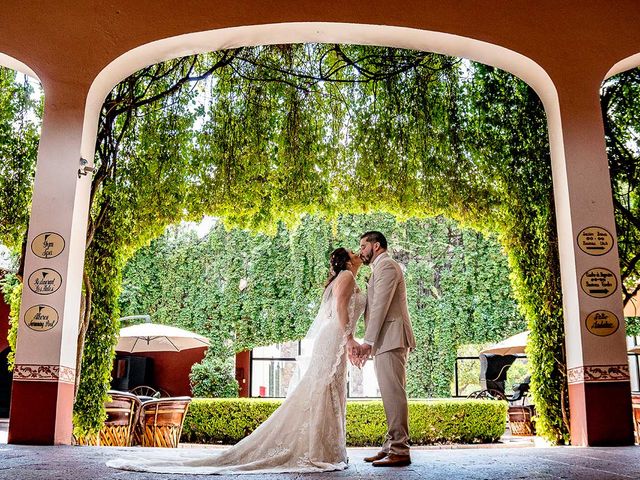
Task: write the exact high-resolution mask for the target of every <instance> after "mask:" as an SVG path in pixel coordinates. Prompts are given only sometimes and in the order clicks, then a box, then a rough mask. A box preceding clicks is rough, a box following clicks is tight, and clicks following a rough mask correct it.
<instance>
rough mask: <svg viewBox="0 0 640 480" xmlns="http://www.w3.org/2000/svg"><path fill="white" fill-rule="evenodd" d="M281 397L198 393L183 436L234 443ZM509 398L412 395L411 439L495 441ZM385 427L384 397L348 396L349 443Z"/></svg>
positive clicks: (379, 434)
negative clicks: (421, 397)
mask: <svg viewBox="0 0 640 480" xmlns="http://www.w3.org/2000/svg"><path fill="white" fill-rule="evenodd" d="M281 403H282V400H264V399H255V398H251V399H248V398H234V399H230V398H196V399H194V400H193V402H192V403H191V406H190V407H189V412H188V413H187V417H186V419H185V421H184V428H183V430H182V438H181V441H182V442H190V443H236V442H238V441H240V440H242V439H243V438H244V437H245V436H247V435H248V434H250V433H251V432H253V431H254V430H255V429H256V428H257V427H258V425H260V424H261V423H262V422H264V421H265V420H266V419H267V418H268V417H269V415H271V413H272V412H273V411H274V410H275V409H276V408H278V407H279V406H280V404H281ZM506 417H507V403H506V402H501V401H495V400H467V399H464V400H456V399H448V400H411V401H409V433H410V435H411V443H412V444H413V445H428V444H438V443H489V442H496V441H497V440H498V439H499V438H500V437H501V436H502V434H503V433H504V431H505V422H506ZM385 433H386V421H385V416H384V410H383V408H382V402H381V401H379V400H373V401H349V402H347V445H349V446H352V447H356V446H371V445H381V444H382V442H383V440H384V436H385Z"/></svg>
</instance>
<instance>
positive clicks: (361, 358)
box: [347, 338, 371, 368]
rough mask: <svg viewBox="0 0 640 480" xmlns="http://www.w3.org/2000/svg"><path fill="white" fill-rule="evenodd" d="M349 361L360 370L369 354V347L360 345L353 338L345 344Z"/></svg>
mask: <svg viewBox="0 0 640 480" xmlns="http://www.w3.org/2000/svg"><path fill="white" fill-rule="evenodd" d="M347 350H348V354H349V361H350V362H351V363H352V364H353V365H355V366H356V367H358V368H362V367H363V366H364V364H365V363H367V360H368V359H369V355H370V354H371V345H368V344H366V343H363V344H362V345H360V344H359V343H358V342H356V341H355V340H354V339H353V338H350V339H349V341H348V342H347Z"/></svg>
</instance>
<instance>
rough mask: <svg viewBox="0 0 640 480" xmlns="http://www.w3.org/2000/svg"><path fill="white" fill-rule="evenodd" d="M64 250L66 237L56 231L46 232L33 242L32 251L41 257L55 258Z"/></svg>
mask: <svg viewBox="0 0 640 480" xmlns="http://www.w3.org/2000/svg"><path fill="white" fill-rule="evenodd" d="M63 250H64V238H62V237H61V236H60V235H58V234H57V233H55V232H44V233H41V234H40V235H38V236H37V237H36V238H34V239H33V241H32V242H31V251H32V252H33V254H34V255H36V256H38V257H40V258H54V257H57V256H58V255H60V254H61V253H62V251H63Z"/></svg>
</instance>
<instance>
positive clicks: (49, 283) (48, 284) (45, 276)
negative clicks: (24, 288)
mask: <svg viewBox="0 0 640 480" xmlns="http://www.w3.org/2000/svg"><path fill="white" fill-rule="evenodd" d="M61 285H62V276H61V275H60V274H59V273H58V272H56V271H55V270H54V269H52V268H40V269H38V270H36V271H35V272H33V273H32V274H31V275H29V288H30V289H31V291H32V292H34V293H37V294H39V295H51V294H52V293H55V292H57V291H58V289H59V288H60V286H61Z"/></svg>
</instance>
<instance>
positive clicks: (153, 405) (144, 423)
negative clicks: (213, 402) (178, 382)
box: [137, 397, 191, 448]
mask: <svg viewBox="0 0 640 480" xmlns="http://www.w3.org/2000/svg"><path fill="white" fill-rule="evenodd" d="M190 403H191V398H190V397H169V398H160V399H157V400H149V401H147V402H144V403H143V404H142V406H141V407H140V416H139V421H138V425H137V439H138V440H139V442H140V445H141V446H143V447H169V448H176V447H177V446H178V443H179V442H180V434H181V433H182V424H183V423H184V418H185V416H186V414H187V410H188V409H189V404H190Z"/></svg>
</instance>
